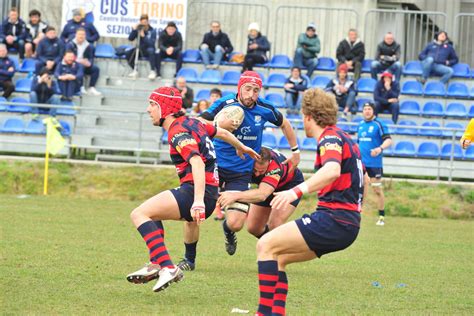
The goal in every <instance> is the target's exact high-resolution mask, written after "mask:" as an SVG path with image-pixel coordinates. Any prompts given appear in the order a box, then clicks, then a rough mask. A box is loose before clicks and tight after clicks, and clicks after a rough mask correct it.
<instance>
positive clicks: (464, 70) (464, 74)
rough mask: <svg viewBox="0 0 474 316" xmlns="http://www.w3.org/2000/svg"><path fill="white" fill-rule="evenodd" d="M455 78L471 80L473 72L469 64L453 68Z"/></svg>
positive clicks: (460, 64) (457, 65) (459, 64)
mask: <svg viewBox="0 0 474 316" xmlns="http://www.w3.org/2000/svg"><path fill="white" fill-rule="evenodd" d="M453 71H454V77H460V78H471V71H470V69H469V65H468V64H463V63H458V64H456V65H454V66H453Z"/></svg>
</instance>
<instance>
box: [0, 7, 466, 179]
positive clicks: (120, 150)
mask: <svg viewBox="0 0 474 316" xmlns="http://www.w3.org/2000/svg"><path fill="white" fill-rule="evenodd" d="M300 2H301V1H300ZM341 2H345V1H341ZM374 2H376V1H374ZM412 2H416V1H412ZM202 3H205V1H190V5H189V10H191V9H193V8H194V9H195V10H198V11H199V10H201V9H200V8H201V4H202ZM249 3H250V2H249ZM207 5H208V6H210V7H211V8H213V6H217V7H216V8H213V9H212V10H211V9H210V10H209V11H212V12H214V14H217V13H216V12H219V10H218V6H224V7H227V6H230V5H231V4H230V3H227V2H222V3H219V2H212V3H207ZM234 5H237V4H234ZM246 6H247V7H248V8H252V5H251V4H246ZM259 6H261V5H259ZM301 7H302V8H304V6H301ZM409 8H413V7H409ZM39 9H41V8H39ZM271 9H272V10H273V11H275V12H277V13H276V14H275V15H274V16H273V15H271V14H268V15H266V16H265V15H262V16H261V17H260V19H261V24H262V25H263V30H264V31H265V32H266V31H268V32H269V33H268V34H269V40H270V41H271V42H272V45H273V49H272V56H271V58H270V59H269V62H268V63H266V64H264V65H260V67H257V68H256V69H255V70H256V71H257V72H258V73H259V74H260V75H261V77H262V78H263V80H264V87H265V89H264V91H263V94H262V97H264V98H265V99H267V100H269V101H271V102H273V103H274V104H275V105H276V106H277V107H278V108H280V109H281V111H282V112H283V113H286V109H285V102H284V90H283V84H284V82H285V80H286V78H287V76H288V75H289V68H290V67H291V65H292V58H293V56H292V53H291V51H292V50H294V44H295V42H296V37H297V34H298V33H300V32H302V31H303V27H300V28H299V29H297V28H296V26H294V25H292V26H291V30H294V33H293V34H287V35H285V36H282V35H281V34H279V35H278V36H277V35H276V33H274V34H273V35H272V33H271V32H270V26H271V25H276V24H277V23H275V20H274V18H275V17H276V16H278V15H279V14H282V12H281V11H279V10H284V9H285V7H283V6H279V7H276V6H272V7H271ZM313 9H314V10H316V11H317V12H319V13H320V14H322V15H324V14H328V15H329V14H333V13H332V12H333V11H334V10H333V9H334V7H331V8H329V6H328V8H327V9H328V10H325V8H313ZM329 9H330V10H329ZM367 9H368V10H367V13H366V14H368V15H367V17H370V14H375V13H378V12H377V11H373V10H376V9H371V8H367ZM256 10H257V9H256ZM291 10H298V5H294V7H292V8H291ZM371 10H372V11H371ZM385 11H387V10H380V12H379V13H382V12H383V13H384V14H379V15H378V17H379V19H383V17H385V18H386V20H385V21H383V20H382V21H381V22H379V23H381V24H383V25H384V30H388V29H387V28H388V26H386V25H385V24H386V23H387V22H390V21H394V23H395V27H396V28H400V27H401V26H400V25H399V24H400V23H401V24H403V23H408V22H406V21H405V22H404V21H403V20H400V19H398V18H392V16H391V15H389V14H387V15H385ZM199 12H201V11H199ZM259 12H260V11H259ZM291 12H293V11H289V13H288V14H290V13H291ZM295 12H297V11H295ZM354 12H355V13H356V15H357V16H358V17H359V20H363V19H362V17H364V15H363V14H362V13H359V12H357V11H354ZM373 12H375V13H373ZM394 12H397V14H399V13H398V11H394ZM406 12H408V13H407V15H406V16H407V17H411V16H412V15H415V13H416V15H423V14H425V16H426V17H427V18H429V17H430V14H429V13H423V11H419V12H415V13H410V12H413V11H406ZM369 13H370V14H369ZM438 13H440V12H438ZM196 14H197V12H191V11H190V12H189V16H188V19H189V20H190V22H191V21H193V20H192V18H193V17H194V16H195V15H196ZM293 14H298V13H293ZM351 14H352V13H351ZM443 14H444V13H443ZM23 15H24V14H22V16H23ZM204 16H206V15H204ZM435 16H436V14H435ZM251 18H258V17H251ZM308 18H309V17H308ZM213 19H220V20H221V21H225V20H226V19H228V17H227V16H225V15H224V14H223V15H222V16H219V15H217V16H213ZM304 19H306V16H305V18H304ZM202 20H204V22H205V23H206V26H200V28H195V29H199V30H202V33H204V32H205V31H207V29H206V27H207V23H208V21H210V19H209V20H206V19H204V18H203V19H202ZM355 21H356V22H345V24H347V25H345V26H344V29H341V30H337V32H338V34H337V36H335V37H336V40H337V41H338V40H340V39H342V38H343V37H344V34H345V32H346V31H347V29H348V27H349V26H350V27H358V28H359V29H361V31H362V33H363V34H365V37H364V39H368V38H371V36H369V35H368V32H369V29H368V28H369V27H370V26H371V25H370V22H367V20H366V21H365V22H366V23H365V25H362V22H361V21H359V22H357V19H355ZM430 21H431V22H430V23H432V24H430V28H433V29H441V28H442V29H445V26H446V25H447V24H446V23H447V22H446V21H444V20H443V21H440V20H439V19H438V18H433V19H431V20H430ZM196 23H197V22H196ZM199 23H201V22H199ZM243 23H247V21H244V22H243ZM301 23H302V24H303V25H304V24H305V23H307V20H304V21H302V22H301ZM301 23H300V24H301ZM351 23H356V24H352V25H348V24H351ZM436 23H439V24H436ZM443 23H444V24H443ZM453 23H454V22H453ZM239 24H240V22H239ZM223 25H224V28H225V25H226V24H225V22H223ZM265 25H267V26H265ZM298 25H299V24H298ZM318 25H319V27H318V34H321V41H322V44H323V46H324V49H323V51H322V54H321V55H320V58H319V64H318V67H317V69H316V71H315V73H314V74H313V77H312V78H310V80H308V81H309V82H310V85H311V86H312V87H320V88H322V87H324V86H325V85H326V84H327V82H328V81H329V80H330V79H331V78H333V76H334V71H335V68H336V60H335V59H334V57H335V50H336V45H337V41H335V42H333V41H331V40H329V35H328V34H329V33H328V32H327V31H326V30H323V28H324V27H325V26H324V24H323V23H318ZM346 26H347V27H346ZM193 29H194V28H193ZM370 29H372V28H370ZM233 32H234V33H235V32H236V30H232V32H229V33H230V34H232V33H233ZM275 32H277V30H275ZM280 32H281V30H280ZM471 32H472V31H471ZM195 33H196V32H195V31H194V30H193V31H189V32H188V33H187V43H186V45H185V46H186V47H187V49H186V51H185V52H184V63H183V68H182V69H181V71H180V72H179V74H178V76H183V77H185V78H186V80H187V82H188V83H189V86H190V87H192V88H193V89H194V92H195V101H198V100H199V99H201V98H206V97H207V96H208V94H209V90H210V89H212V88H214V87H218V88H220V89H221V90H222V91H223V92H224V94H227V93H235V90H236V85H237V81H238V77H239V75H240V69H241V68H240V67H241V66H240V65H238V64H234V63H230V62H226V63H224V64H223V65H222V66H221V67H220V68H219V69H218V70H206V69H205V68H204V66H203V64H202V61H201V59H200V55H199V51H197V50H195V49H194V48H196V47H197V45H196V43H197V42H199V41H200V39H201V38H202V33H201V34H199V35H197V34H195ZM241 33H242V34H244V35H245V28H242V32H241ZM377 34H379V33H377ZM239 36H242V35H239ZM272 36H273V37H272ZM286 36H289V38H287V37H286ZM414 36H415V35H414ZM423 36H425V35H423ZM426 36H427V37H426V38H428V37H429V36H430V34H426ZM471 36H472V33H471ZM381 38H382V37H381V36H379V37H378V38H376V39H374V42H379V41H380V40H381ZM461 38H462V37H461V36H459V37H458V39H461ZM325 39H327V40H326V41H325ZM418 39H419V40H420V41H421V44H420V45H421V46H423V45H425V44H426V43H427V41H428V40H424V39H423V37H421V38H418ZM410 40H411V39H410V38H409V36H407V38H405V43H406V46H409V43H410ZM239 41H240V42H241V41H242V39H240V38H239V37H238V36H237V35H236V36H235V42H236V44H237V45H235V47H236V50H237V51H238V50H239V49H238V48H239V47H243V45H241V43H240V42H239ZM282 41H284V42H283V43H282ZM285 41H287V43H288V45H287V44H286V42H285ZM471 42H472V40H471ZM113 44H114V45H112V41H109V40H107V38H105V39H104V38H102V39H101V42H100V43H99V44H98V45H97V47H96V52H95V54H96V64H97V65H98V66H99V67H100V69H101V70H102V72H101V76H100V79H99V82H98V84H97V89H98V90H99V91H101V92H102V93H103V95H102V96H99V97H97V96H89V95H87V96H86V95H84V96H76V97H75V98H74V100H73V102H70V103H67V104H63V105H62V106H60V108H59V109H58V112H57V114H58V119H59V120H60V123H61V124H62V126H63V127H64V128H63V131H62V133H63V135H64V136H65V137H67V138H68V143H69V144H70V146H71V147H67V148H65V149H63V151H62V152H61V153H62V154H64V155H67V156H68V157H70V156H71V154H72V150H73V149H72V147H76V148H79V149H81V148H82V149H86V150H87V151H88V152H89V153H96V154H97V155H98V156H97V157H96V159H101V160H104V159H105V160H123V161H137V162H142V163H159V162H164V161H168V160H169V157H168V155H167V147H166V146H167V145H166V143H165V142H164V141H163V131H162V130H161V129H160V128H157V127H153V126H152V125H151V124H150V122H149V119H148V115H147V114H146V113H145V112H144V111H145V107H146V98H147V97H148V94H149V92H150V91H151V90H152V89H154V88H156V87H157V86H160V85H169V84H172V80H173V75H174V69H175V65H174V63H173V62H172V61H166V62H165V63H164V64H163V67H162V79H161V80H156V81H149V80H147V79H145V78H146V75H147V73H148V70H149V66H148V62H146V61H143V60H142V61H140V63H139V69H138V70H139V73H140V78H138V79H136V80H133V79H130V78H127V76H126V75H127V74H128V71H129V67H128V65H127V64H126V61H125V60H124V59H121V58H118V57H117V56H116V55H115V48H114V46H118V44H123V43H113ZM455 44H456V43H455ZM471 45H472V44H471ZM283 47H285V48H283ZM287 47H288V48H287ZM366 47H367V53H366V60H364V63H363V75H362V77H361V79H360V80H359V82H358V83H357V87H358V96H357V103H358V105H359V113H357V114H356V115H354V116H347V117H346V116H343V115H342V114H341V116H340V118H339V123H338V125H339V126H340V127H341V128H343V129H344V130H346V131H347V132H349V133H351V134H352V135H354V137H355V134H356V130H357V129H356V127H357V123H358V122H359V121H360V120H361V119H362V116H361V114H360V112H361V107H362V104H363V103H364V101H366V100H371V99H372V98H373V94H372V92H373V89H374V86H375V81H374V80H373V79H371V78H370V63H371V61H372V60H371V57H373V53H374V52H375V47H373V42H367V44H366ZM459 47H460V46H459ZM417 49H418V48H417ZM470 53H471V54H472V47H471V50H470ZM414 54H415V51H413V52H412V51H408V50H405V51H404V55H403V61H404V68H403V75H402V80H401V82H400V86H401V95H400V118H399V121H398V125H393V123H392V122H391V120H390V117H391V116H390V115H389V114H388V113H387V114H381V115H380V117H381V118H382V119H383V120H385V121H386V122H387V123H388V124H389V127H390V132H391V133H392V134H393V140H394V144H393V145H392V147H391V148H389V150H387V151H385V152H384V155H385V157H386V159H385V163H384V165H385V168H384V169H385V172H386V173H387V174H393V175H415V176H434V177H437V178H439V177H447V178H449V179H451V178H468V179H473V178H474V168H472V162H473V161H474V147H473V146H471V147H470V148H469V149H468V150H466V151H464V150H461V148H460V146H459V142H458V140H459V138H460V136H461V135H462V132H463V130H464V128H465V127H466V125H467V123H468V122H469V119H470V118H473V117H474V68H473V62H472V60H470V58H468V54H467V53H462V54H459V55H460V63H459V64H457V65H456V66H455V67H454V72H455V74H454V77H453V78H452V79H451V80H450V82H449V84H448V85H447V86H444V85H443V84H441V83H440V82H439V81H438V80H437V79H439V78H436V77H433V78H430V80H429V81H428V82H426V83H425V84H424V85H422V84H421V83H420V82H418V81H417V80H416V79H417V77H419V76H420V75H421V64H420V62H419V61H417V60H415V59H416V55H414ZM463 56H464V59H463ZM12 58H14V59H15V61H16V62H17V63H18V67H17V69H19V71H18V72H17V73H16V75H15V77H14V83H15V87H16V89H15V92H14V94H13V95H12V97H11V98H10V100H8V101H7V100H1V99H0V132H1V133H0V151H2V152H14V153H44V144H45V137H44V133H45V131H44V127H43V126H42V125H41V124H37V123H36V122H35V121H32V116H31V106H38V105H32V104H29V103H28V99H29V97H28V93H29V88H30V80H31V73H32V71H33V69H34V62H33V61H32V60H29V59H25V60H23V61H19V60H18V57H17V55H12ZM288 119H290V120H291V122H292V123H293V125H294V126H295V128H296V129H297V135H298V138H299V139H298V141H299V143H300V145H301V146H302V149H303V155H302V160H303V161H302V168H303V169H307V170H309V169H312V167H313V161H314V150H315V148H316V143H315V141H314V140H311V139H306V138H305V135H304V131H303V130H302V122H301V117H300V116H298V115H288ZM264 144H266V145H268V146H270V147H273V148H279V149H280V150H282V151H283V152H285V151H288V152H289V146H288V144H287V143H286V142H285V138H284V137H283V138H282V134H281V131H280V130H279V129H274V128H272V126H268V127H267V129H266V131H265V134H264ZM144 156H145V157H144Z"/></svg>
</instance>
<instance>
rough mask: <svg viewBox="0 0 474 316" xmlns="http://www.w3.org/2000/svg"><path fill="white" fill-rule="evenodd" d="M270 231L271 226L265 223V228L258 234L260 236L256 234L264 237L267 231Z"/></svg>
mask: <svg viewBox="0 0 474 316" xmlns="http://www.w3.org/2000/svg"><path fill="white" fill-rule="evenodd" d="M269 231H270V228H268V225H265V229H264V230H263V232H262V233H261V234H260V235H258V236H255V237H257V238H258V239H260V238H262V236H263V235H265V234H266V233H268V232H269Z"/></svg>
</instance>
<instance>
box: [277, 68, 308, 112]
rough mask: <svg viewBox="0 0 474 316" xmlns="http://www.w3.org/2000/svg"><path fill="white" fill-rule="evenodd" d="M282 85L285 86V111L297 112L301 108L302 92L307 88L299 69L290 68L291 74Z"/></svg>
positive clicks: (306, 82)
mask: <svg viewBox="0 0 474 316" xmlns="http://www.w3.org/2000/svg"><path fill="white" fill-rule="evenodd" d="M283 87H284V88H285V103H286V107H287V108H288V110H287V111H286V113H288V114H290V113H294V114H298V113H299V112H300V109H301V101H302V100H303V92H304V91H305V90H306V89H307V88H308V81H307V80H306V79H305V78H302V77H301V69H299V68H298V67H293V68H291V76H289V77H288V78H287V79H286V83H285V85H284V86H283Z"/></svg>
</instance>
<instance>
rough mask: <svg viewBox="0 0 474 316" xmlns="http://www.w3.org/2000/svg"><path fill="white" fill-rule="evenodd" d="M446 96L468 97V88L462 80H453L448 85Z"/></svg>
mask: <svg viewBox="0 0 474 316" xmlns="http://www.w3.org/2000/svg"><path fill="white" fill-rule="evenodd" d="M447 96H448V98H463V99H467V98H469V89H468V88H467V86H466V85H465V84H464V83H462V82H453V83H451V84H450V85H449V87H448V93H447Z"/></svg>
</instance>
